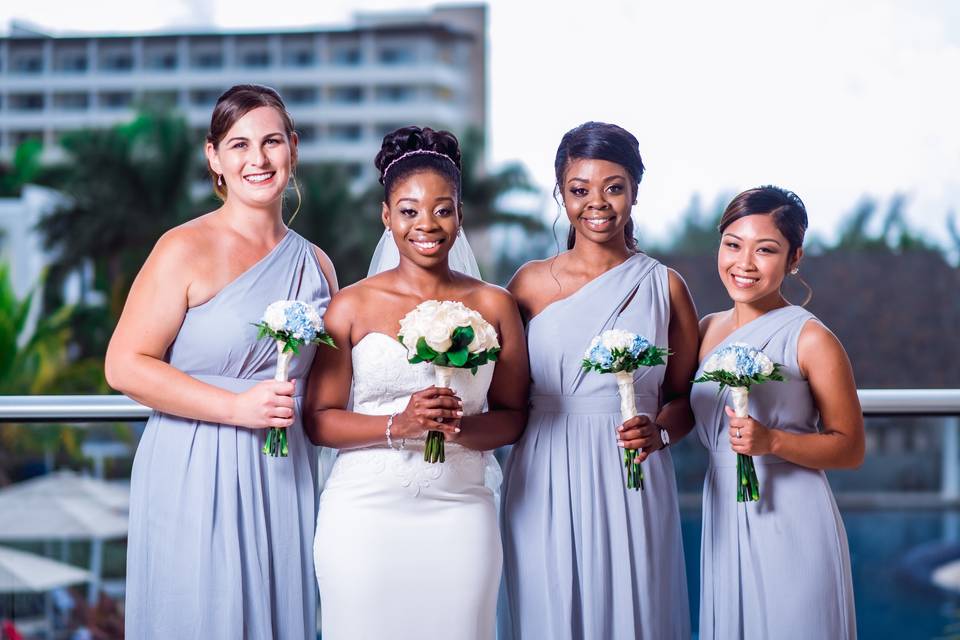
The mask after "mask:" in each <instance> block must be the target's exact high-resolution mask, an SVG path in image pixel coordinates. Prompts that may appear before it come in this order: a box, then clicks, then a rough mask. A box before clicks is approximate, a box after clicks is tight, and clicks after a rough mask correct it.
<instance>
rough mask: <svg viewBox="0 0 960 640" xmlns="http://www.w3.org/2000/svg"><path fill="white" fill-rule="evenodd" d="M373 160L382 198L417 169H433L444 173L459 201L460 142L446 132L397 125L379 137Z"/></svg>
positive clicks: (387, 197) (385, 198) (417, 170)
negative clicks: (397, 127) (397, 126)
mask: <svg viewBox="0 0 960 640" xmlns="http://www.w3.org/2000/svg"><path fill="white" fill-rule="evenodd" d="M418 151H419V152H420V153H415V152H418ZM411 152H414V153H411ZM373 163H374V165H376V167H377V170H378V171H379V172H380V184H382V185H383V197H384V200H385V201H389V199H390V193H391V192H392V191H393V187H394V185H395V184H397V182H398V181H400V180H402V179H404V178H406V177H407V176H410V175H412V174H414V173H418V172H420V171H435V172H437V173H439V174H440V175H442V176H444V177H445V178H446V179H447V180H449V181H450V184H452V185H453V188H454V191H455V192H456V194H457V201H459V200H460V196H461V191H460V143H459V142H458V141H457V137H456V136H455V135H453V134H452V133H450V132H449V131H436V130H434V129H431V128H430V127H416V126H410V127H401V128H400V129H397V130H396V131H393V132H391V133H388V134H387V135H385V136H384V137H383V144H381V145H380V151H379V153H377V157H376V158H375V159H374V161H373Z"/></svg>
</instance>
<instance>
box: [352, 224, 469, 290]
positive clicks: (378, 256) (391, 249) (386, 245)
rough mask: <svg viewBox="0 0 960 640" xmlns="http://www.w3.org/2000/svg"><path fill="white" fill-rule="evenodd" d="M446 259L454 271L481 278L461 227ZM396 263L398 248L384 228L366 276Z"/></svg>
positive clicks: (398, 256)
mask: <svg viewBox="0 0 960 640" xmlns="http://www.w3.org/2000/svg"><path fill="white" fill-rule="evenodd" d="M447 260H448V261H449V263H450V268H451V269H453V270H454V271H459V272H460V273H465V274H467V275H468V276H470V277H471V278H477V279H478V280H480V279H481V278H480V267H479V266H478V265H477V258H476V257H475V256H474V255H473V249H471V248H470V243H469V242H467V234H466V233H464V232H463V228H462V227H461V230H460V233H459V235H458V236H457V239H456V241H455V242H454V243H453V248H451V249H450V254H449V256H448V257H447ZM398 264H400V250H399V249H397V243H396V241H395V240H394V239H393V234H392V233H391V232H390V229H385V230H384V231H383V235H382V236H380V242H379V243H378V244H377V248H376V249H375V250H374V251H373V258H371V259H370V268H369V269H368V270H367V276H368V277H369V276H372V275H376V274H378V273H382V272H384V271H386V270H388V269H393V268H394V267H396V266H397V265H398Z"/></svg>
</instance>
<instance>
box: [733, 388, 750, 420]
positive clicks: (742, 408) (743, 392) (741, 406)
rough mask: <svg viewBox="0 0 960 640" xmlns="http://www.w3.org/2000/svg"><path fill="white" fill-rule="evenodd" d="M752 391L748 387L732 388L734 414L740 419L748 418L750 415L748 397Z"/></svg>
mask: <svg viewBox="0 0 960 640" xmlns="http://www.w3.org/2000/svg"><path fill="white" fill-rule="evenodd" d="M749 394H750V390H749V389H747V388H746V387H730V399H731V401H732V402H733V412H734V413H735V414H737V417H738V418H746V417H748V416H749V415H750V411H749V408H748V407H749V404H748V401H747V400H748V396H749Z"/></svg>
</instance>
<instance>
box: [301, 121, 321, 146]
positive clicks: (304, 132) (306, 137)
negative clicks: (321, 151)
mask: <svg viewBox="0 0 960 640" xmlns="http://www.w3.org/2000/svg"><path fill="white" fill-rule="evenodd" d="M297 137H299V139H300V144H311V143H313V142H316V141H317V128H316V127H315V126H313V125H312V124H308V125H306V126H303V127H298V128H297Z"/></svg>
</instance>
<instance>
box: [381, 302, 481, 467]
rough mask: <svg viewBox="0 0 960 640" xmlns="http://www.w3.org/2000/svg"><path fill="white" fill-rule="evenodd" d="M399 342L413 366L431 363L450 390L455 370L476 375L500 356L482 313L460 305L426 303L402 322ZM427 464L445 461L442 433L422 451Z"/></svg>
mask: <svg viewBox="0 0 960 640" xmlns="http://www.w3.org/2000/svg"><path fill="white" fill-rule="evenodd" d="M397 339H398V340H399V341H400V343H401V344H402V345H403V346H404V347H406V348H407V355H408V356H409V357H408V361H409V362H410V363H411V364H416V363H418V362H430V363H432V364H433V366H434V374H435V376H436V385H437V386H438V387H448V388H449V387H450V378H451V377H452V376H453V370H454V369H470V372H471V373H473V374H476V373H477V368H478V367H480V366H482V365H484V364H486V363H487V362H494V361H496V359H497V356H498V354H499V353H500V342H499V340H497V332H496V330H495V329H494V328H493V327H492V326H491V325H490V323H489V322H487V321H486V320H484V319H483V316H481V315H480V314H479V313H477V312H476V311H474V310H473V309H470V308H469V307H467V306H465V305H464V304H463V303H461V302H454V301H452V300H444V301H442V302H441V301H438V300H427V301H426V302H421V303H420V304H418V305H417V306H416V307H415V308H414V309H413V310H412V311H410V313H408V314H407V315H405V316H404V317H403V319H402V320H401V321H400V333H399V335H397ZM423 459H424V460H426V461H427V462H443V461H444V459H445V455H444V449H443V433H442V432H440V431H430V432H429V433H428V434H427V441H426V444H425V446H424V450H423Z"/></svg>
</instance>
